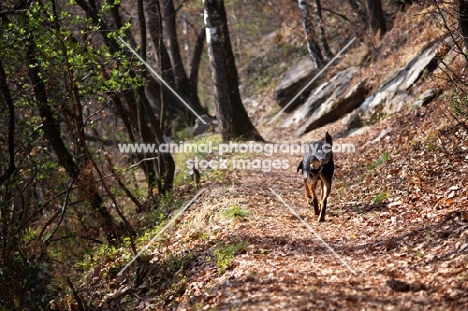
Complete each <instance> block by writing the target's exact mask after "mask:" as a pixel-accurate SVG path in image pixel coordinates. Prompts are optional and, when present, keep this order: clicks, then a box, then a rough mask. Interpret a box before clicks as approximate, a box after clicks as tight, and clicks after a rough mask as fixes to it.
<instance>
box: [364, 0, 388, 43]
mask: <svg viewBox="0 0 468 311" xmlns="http://www.w3.org/2000/svg"><path fill="white" fill-rule="evenodd" d="M367 10H368V12H369V26H370V28H371V31H372V34H373V35H376V34H377V33H378V32H379V30H380V37H382V36H383V35H384V34H385V32H386V31H387V28H386V26H385V17H384V14H383V10H382V3H381V2H380V0H367Z"/></svg>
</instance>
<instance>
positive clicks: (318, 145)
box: [297, 132, 335, 221]
mask: <svg viewBox="0 0 468 311" xmlns="http://www.w3.org/2000/svg"><path fill="white" fill-rule="evenodd" d="M332 143H333V142H332V138H331V136H330V134H328V132H327V134H326V135H325V140H322V141H316V142H311V143H309V144H308V146H307V150H306V151H305V154H304V158H303V159H302V161H301V162H300V163H299V165H298V166H297V171H298V172H299V170H302V175H303V176H304V185H305V194H306V199H307V201H308V203H309V204H310V205H313V206H314V211H315V215H317V216H319V217H318V221H325V213H326V212H327V198H328V196H329V195H330V191H331V186H332V178H333V172H334V170H335V164H334V163H333V152H332ZM319 180H320V181H321V191H320V207H319V204H318V200H317V197H316V196H315V187H316V185H317V182H318V181H319Z"/></svg>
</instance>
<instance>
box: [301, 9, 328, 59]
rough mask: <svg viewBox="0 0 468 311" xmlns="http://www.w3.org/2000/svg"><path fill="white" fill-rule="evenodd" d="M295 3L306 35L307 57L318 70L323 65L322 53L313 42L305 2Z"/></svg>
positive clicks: (312, 33) (312, 32)
mask: <svg viewBox="0 0 468 311" xmlns="http://www.w3.org/2000/svg"><path fill="white" fill-rule="evenodd" d="M297 3H298V5H299V9H300V10H301V15H302V26H303V27H304V31H305V35H306V41H307V50H308V51H309V56H310V58H311V59H312V62H313V63H314V65H315V67H317V68H320V67H322V66H323V64H324V59H323V55H322V52H321V51H320V46H319V45H318V44H317V42H316V41H315V40H314V31H313V29H312V25H311V22H310V20H309V11H308V9H307V2H306V1H305V0H298V1H297Z"/></svg>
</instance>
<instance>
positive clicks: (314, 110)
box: [282, 68, 368, 137]
mask: <svg viewBox="0 0 468 311" xmlns="http://www.w3.org/2000/svg"><path fill="white" fill-rule="evenodd" d="M358 73H359V69H358V68H349V69H346V70H343V71H340V72H338V73H337V74H336V75H335V76H334V77H333V78H331V79H330V80H329V81H327V82H325V83H323V84H321V85H320V86H318V87H317V88H316V89H315V90H313V91H312V93H311V94H310V96H309V98H308V99H307V101H306V103H305V104H303V105H302V106H301V107H299V108H298V109H297V110H296V111H294V112H293V113H292V114H291V116H289V117H288V118H287V119H286V120H285V121H284V122H283V124H282V126H283V127H289V126H297V127H298V128H297V130H296V131H295V132H294V134H293V136H295V137H297V136H300V135H303V134H305V133H307V132H309V131H311V130H313V129H316V128H318V127H321V126H323V125H325V124H327V123H330V122H333V121H336V120H338V119H339V118H340V117H342V116H343V115H344V114H346V113H349V112H351V111H353V110H354V109H356V108H357V107H359V105H360V104H361V103H362V102H363V101H364V99H365V97H366V95H367V92H368V90H367V80H366V79H364V80H361V81H360V82H358V83H357V84H352V83H351V82H352V81H353V78H354V77H355V76H356V75H357V74H358Z"/></svg>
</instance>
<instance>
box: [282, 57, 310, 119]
mask: <svg viewBox="0 0 468 311" xmlns="http://www.w3.org/2000/svg"><path fill="white" fill-rule="evenodd" d="M318 72H319V69H318V68H317V67H315V66H314V64H313V63H312V60H310V58H309V57H308V56H307V57H305V58H303V59H302V60H301V61H299V62H298V63H297V64H295V65H294V66H292V67H291V68H290V69H288V71H286V72H285V73H284V74H283V76H282V77H281V80H280V82H279V84H278V86H277V87H276V90H275V99H276V101H277V103H278V105H280V106H281V107H285V106H286V105H287V104H288V103H289V102H290V101H291V100H292V99H293V98H294V97H295V96H296V95H297V94H298V93H299V92H300V91H301V90H302V89H303V88H304V86H306V85H307V83H309V82H310V81H311V80H312V78H313V77H314V76H315V75H316V74H317V73H318ZM313 87H314V83H312V84H311V85H310V86H309V87H308V88H307V89H306V90H304V92H303V93H302V94H301V96H299V97H298V98H297V99H295V100H294V102H292V103H291V104H290V105H289V106H288V108H286V110H285V112H291V111H293V110H294V108H296V107H297V106H298V105H299V104H300V103H301V100H302V101H303V100H304V98H307V96H308V95H309V92H310V90H311V89H312V88H313Z"/></svg>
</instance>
